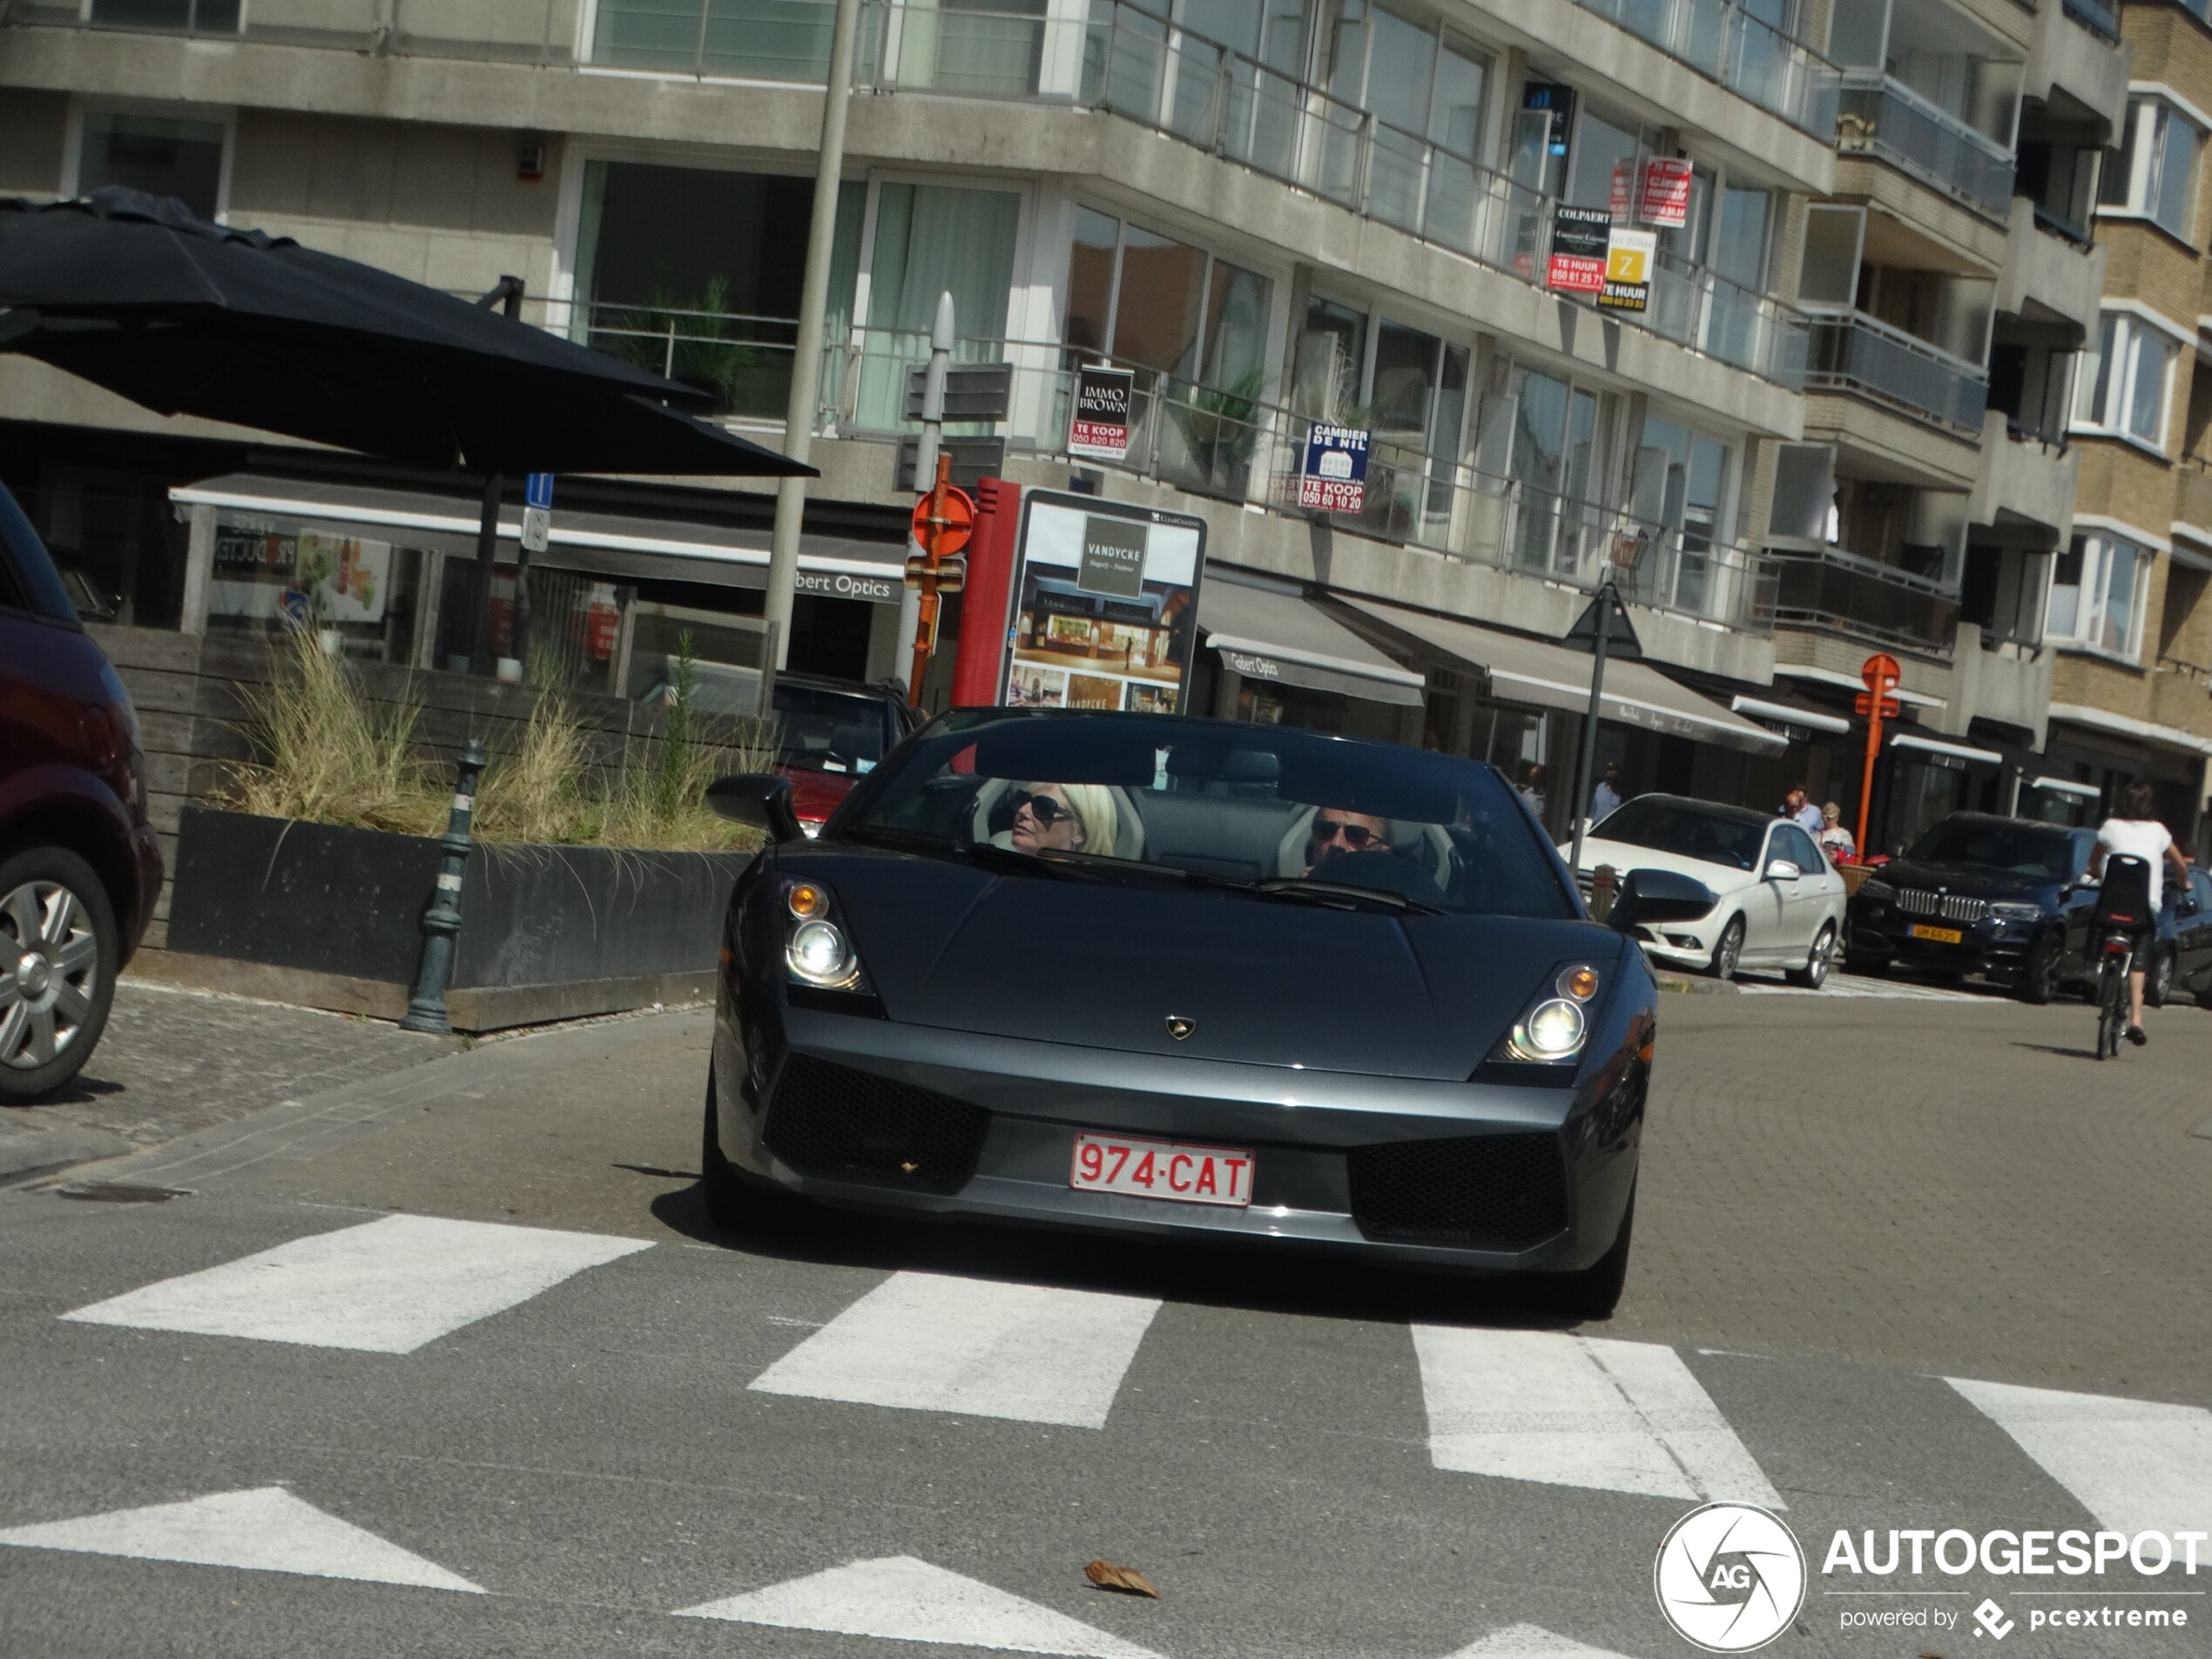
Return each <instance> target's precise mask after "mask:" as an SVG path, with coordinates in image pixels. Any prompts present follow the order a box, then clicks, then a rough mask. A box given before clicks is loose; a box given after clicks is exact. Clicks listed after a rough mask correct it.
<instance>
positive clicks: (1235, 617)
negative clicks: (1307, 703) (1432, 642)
mask: <svg viewBox="0 0 2212 1659" xmlns="http://www.w3.org/2000/svg"><path fill="white" fill-rule="evenodd" d="M1198 627H1199V629H1200V631H1202V632H1204V635H1205V636H1206V643H1207V644H1209V645H1211V646H1212V647H1213V649H1214V650H1215V651H1218V652H1220V653H1221V662H1222V666H1223V667H1224V668H1227V669H1229V670H1231V671H1233V672H1235V673H1238V674H1241V675H1243V676H1244V678H1246V679H1252V680H1261V681H1275V682H1278V683H1279V684H1282V685H1298V686H1303V687H1304V688H1305V689H1306V690H1307V691H1334V692H1337V693H1338V694H1339V695H1340V696H1343V697H1359V698H1366V699H1367V700H1368V701H1369V702H1371V703H1394V704H1397V705H1399V706H1400V707H1402V708H1416V709H1417V708H1419V707H1420V706H1421V704H1422V702H1423V700H1424V698H1423V686H1424V685H1425V684H1426V682H1424V681H1423V679H1422V678H1421V677H1420V675H1419V674H1417V673H1415V672H1414V671H1413V670H1412V669H1410V668H1401V667H1400V666H1399V664H1396V663H1393V662H1392V661H1391V660H1390V658H1387V657H1386V656H1384V655H1383V654H1382V652H1380V651H1377V650H1376V649H1375V648H1374V647H1373V646H1372V645H1370V644H1368V643H1367V642H1366V640H1364V639H1362V638H1360V637H1359V635H1357V634H1355V633H1353V632H1352V630H1350V629H1349V628H1347V627H1345V625H1344V624H1342V623H1340V622H1339V621H1337V620H1336V619H1335V618H1334V617H1331V616H1329V615H1328V614H1326V613H1325V611H1323V610H1321V609H1320V608H1319V607H1318V606H1317V605H1315V604H1313V603H1312V601H1311V600H1310V599H1307V598H1305V597H1304V596H1303V595H1301V594H1298V593H1297V592H1294V591H1291V590H1285V589H1277V588H1272V587H1267V588H1262V587H1255V586H1252V585H1251V584H1249V583H1244V582H1239V581H1236V580H1234V579H1232V578H1231V577H1224V576H1221V575H1219V574H1217V573H1213V572H1209V573H1208V575H1207V577H1206V581H1205V584H1204V587H1203V588H1202V589H1200V590H1199V594H1198Z"/></svg>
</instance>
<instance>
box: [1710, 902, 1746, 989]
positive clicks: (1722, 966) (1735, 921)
mask: <svg viewBox="0 0 2212 1659" xmlns="http://www.w3.org/2000/svg"><path fill="white" fill-rule="evenodd" d="M1742 962H1743V917H1741V916H1730V918H1729V919H1728V926H1727V927H1723V928H1722V929H1721V936H1720V942H1719V943H1717V944H1716V945H1715V946H1714V947H1713V960H1712V961H1710V962H1708V963H1706V964H1705V971H1706V972H1707V973H1708V974H1711V975H1712V976H1713V977H1714V978H1715V979H1716V980H1723V981H1725V980H1732V979H1734V978H1735V977H1736V970H1737V967H1738V966H1740V965H1741V964H1742Z"/></svg>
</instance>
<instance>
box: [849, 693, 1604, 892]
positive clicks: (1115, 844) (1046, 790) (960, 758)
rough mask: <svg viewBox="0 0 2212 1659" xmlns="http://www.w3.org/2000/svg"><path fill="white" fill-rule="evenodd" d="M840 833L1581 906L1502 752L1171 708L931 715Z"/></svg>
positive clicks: (1092, 862)
mask: <svg viewBox="0 0 2212 1659" xmlns="http://www.w3.org/2000/svg"><path fill="white" fill-rule="evenodd" d="M830 833H831V834H832V836H833V839H839V840H844V839H851V840H871V839H873V840H881V841H893V842H895V843H897V844H899V845H902V846H908V847H912V848H914V849H916V850H919V851H925V852H927V851H929V850H932V849H933V848H939V847H941V848H942V849H944V850H945V851H946V852H947V853H948V854H956V855H960V856H966V857H980V858H983V859H986V860H988V861H989V862H990V863H991V864H992V865H993V867H995V868H999V869H1004V870H1010V871H1016V872H1018V871H1019V870H1021V869H1022V861H1021V860H1019V859H1015V858H1009V857H1008V854H1010V853H1011V854H1028V855H1030V856H1032V857H1035V858H1036V859H1037V860H1039V867H1038V869H1039V873H1041V874H1049V873H1058V871H1059V870H1064V869H1079V870H1080V873H1082V875H1083V876H1085V877H1089V878H1096V879H1103V880H1130V881H1143V880H1150V881H1157V880H1160V879H1162V878H1163V877H1166V878H1168V879H1170V880H1172V879H1175V878H1177V876H1181V877H1183V878H1184V879H1187V880H1202V881H1204V882H1206V883H1208V884H1226V883H1234V884H1238V885H1249V884H1264V885H1266V886H1267V887H1270V888H1271V889H1276V890H1281V891H1286V892H1297V893H1300V894H1320V893H1322V892H1324V890H1325V888H1336V889H1347V890H1348V889H1359V890H1360V891H1362V892H1371V893H1376V894H1382V895H1385V896H1386V897H1389V896H1391V895H1395V900H1394V901H1402V902H1404V903H1405V904H1406V905H1407V906H1409V907H1414V908H1419V909H1435V910H1442V911H1448V912H1452V913H1455V914H1486V915H1513V916H1535V917H1548V918H1565V917H1571V916H1573V915H1575V914H1576V909H1575V903H1574V900H1573V898H1572V896H1571V894H1570V892H1569V890H1568V887H1567V884H1566V882H1565V880H1563V879H1562V877H1561V873H1560V872H1559V870H1558V867H1557V865H1556V863H1555V861H1554V859H1553V857H1552V854H1551V851H1550V849H1549V848H1548V846H1546V845H1545V844H1544V841H1543V840H1542V838H1541V836H1540V835H1539V834H1538V833H1537V832H1536V828H1535V826H1534V824H1533V823H1532V822H1531V821H1530V819H1529V817H1528V814H1527V811H1526V810H1525V809H1524V808H1523V807H1522V806H1521V804H1520V802H1518V801H1517V800H1515V799H1514V795H1513V792H1512V791H1511V790H1510V789H1508V788H1507V786H1506V785H1505V783H1504V781H1503V779H1501V778H1500V777H1499V776H1498V774H1497V773H1496V772H1494V771H1493V770H1492V769H1491V768H1489V767H1488V766H1486V765H1480V764H1478V763H1476V762H1474V761H1470V760H1460V759H1453V758H1452V757H1450V756H1447V755H1439V754H1433V753H1431V752H1427V751H1425V750H1420V749H1406V748H1400V747H1398V746H1397V745H1392V744H1381V743H1365V742H1359V741H1354V740H1351V739H1347V738H1330V737H1325V736H1322V735H1320V734H1318V733H1314V732H1298V731H1293V730H1288V729H1285V728H1282V727H1277V726H1252V725H1232V724H1230V723H1227V722H1223V721H1212V720H1191V719H1183V718H1177V717H1173V716H1168V715H1144V714H1114V713H1097V714H1090V713H1077V712H1072V711H1069V712H1063V711H1039V712H1034V713H1031V712H1022V713H1012V712H1008V711H1002V710H981V709H975V710H962V711H955V712H954V713H951V714H948V715H944V716H941V717H940V718H938V719H937V720H936V721H934V723H932V724H931V725H929V726H928V727H927V729H926V730H924V731H923V732H921V734H919V735H918V736H916V737H914V738H909V739H908V740H907V745H906V746H905V747H904V748H903V749H901V750H900V752H898V754H897V755H896V756H895V757H894V759H892V760H891V761H890V762H889V763H888V764H887V765H884V766H882V767H880V768H879V769H878V770H877V771H876V772H875V773H874V774H873V776H872V777H870V778H869V779H868V780H867V782H866V783H865V784H863V785H862V786H860V789H859V790H857V791H855V792H854V793H853V797H852V799H851V800H850V802H848V804H847V806H846V810H845V811H844V812H843V813H840V815H839V817H838V818H837V819H835V820H834V821H833V826H832V830H831V832H830Z"/></svg>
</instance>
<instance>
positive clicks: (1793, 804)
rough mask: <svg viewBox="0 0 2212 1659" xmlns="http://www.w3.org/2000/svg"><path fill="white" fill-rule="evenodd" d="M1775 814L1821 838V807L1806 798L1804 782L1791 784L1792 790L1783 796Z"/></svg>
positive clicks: (1805, 831)
mask: <svg viewBox="0 0 2212 1659" xmlns="http://www.w3.org/2000/svg"><path fill="white" fill-rule="evenodd" d="M1775 816H1776V817H1777V818H1786V819H1789V820H1790V821H1791V823H1793V824H1795V825H1796V826H1797V827H1798V828H1799V829H1801V830H1803V831H1804V833H1806V834H1808V835H1810V836H1811V837H1813V838H1814V839H1815V840H1818V839H1819V835H1820V830H1821V825H1822V821H1823V820H1822V819H1821V816H1820V808H1818V807H1817V806H1814V805H1813V804H1812V803H1811V801H1809V800H1807V799H1805V786H1804V785H1803V784H1792V785H1791V786H1790V792H1789V793H1788V794H1786V795H1784V797H1783V798H1782V805H1781V806H1778V807H1777V808H1776V809H1775Z"/></svg>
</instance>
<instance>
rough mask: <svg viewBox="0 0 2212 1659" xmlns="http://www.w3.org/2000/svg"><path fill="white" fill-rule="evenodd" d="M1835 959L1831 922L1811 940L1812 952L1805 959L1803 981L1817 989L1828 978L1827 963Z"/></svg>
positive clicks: (1834, 941)
mask: <svg viewBox="0 0 2212 1659" xmlns="http://www.w3.org/2000/svg"><path fill="white" fill-rule="evenodd" d="M1835 960H1836V929H1835V927H1834V926H1833V925H1832V924H1831V925H1829V926H1827V927H1823V928H1822V929H1821V930H1820V935H1819V937H1818V938H1817V939H1815V940H1814V941H1812V954H1811V955H1810V956H1808V957H1807V958H1806V959H1805V983H1806V984H1808V985H1810V986H1811V987H1812V988H1813V989H1814V990H1816V991H1817V990H1818V989H1819V988H1821V986H1822V984H1823V983H1824V982H1825V981H1826V980H1827V978H1828V968H1829V965H1830V964H1831V962H1833V961H1835Z"/></svg>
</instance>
